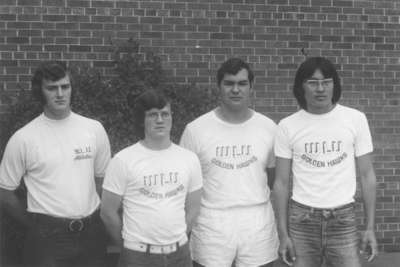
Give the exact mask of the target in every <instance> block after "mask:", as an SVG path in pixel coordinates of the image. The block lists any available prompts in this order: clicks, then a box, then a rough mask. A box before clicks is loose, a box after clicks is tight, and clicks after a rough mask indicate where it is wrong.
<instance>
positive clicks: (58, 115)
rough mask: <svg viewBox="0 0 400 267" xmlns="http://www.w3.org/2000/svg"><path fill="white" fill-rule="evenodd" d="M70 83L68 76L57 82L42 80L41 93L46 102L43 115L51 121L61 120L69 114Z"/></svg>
mask: <svg viewBox="0 0 400 267" xmlns="http://www.w3.org/2000/svg"><path fill="white" fill-rule="evenodd" d="M71 90H72V89H71V82H70V79H69V76H68V75H66V76H65V77H64V78H62V79H59V80H57V81H50V80H43V81H42V93H43V96H44V99H45V101H46V103H45V106H44V113H45V115H46V116H47V117H49V118H51V119H63V118H65V117H67V116H68V114H69V113H70V110H71V107H70V104H71Z"/></svg>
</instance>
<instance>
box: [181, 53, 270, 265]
mask: <svg viewBox="0 0 400 267" xmlns="http://www.w3.org/2000/svg"><path fill="white" fill-rule="evenodd" d="M253 82H254V74H253V71H252V70H251V68H250V66H249V65H248V64H247V63H246V62H244V61H243V60H241V59H239V58H230V59H228V60H227V61H225V62H224V63H222V65H221V67H220V68H219V69H218V72H217V85H218V90H219V97H220V104H219V106H218V107H216V108H215V109H213V110H211V111H210V112H208V113H206V114H204V115H202V116H200V117H199V118H197V119H195V120H194V121H192V122H191V123H189V124H188V125H187V126H186V129H185V131H184V133H183V135H182V139H181V145H183V146H184V147H187V148H189V149H190V150H192V151H194V152H195V153H196V154H197V155H198V156H199V159H200V162H201V164H202V170H203V175H204V194H203V196H202V200H201V208H200V213H199V216H198V218H197V220H196V223H195V225H194V227H193V231H192V235H191V240H190V242H191V251H192V254H193V260H194V262H195V266H206V267H230V266H232V262H235V266H236V267H241V266H257V267H258V266H263V267H267V266H272V265H273V261H274V260H275V259H276V258H277V257H278V253H277V249H278V235H277V231H276V226H275V219H274V213H273V210H272V206H271V202H270V199H269V195H270V188H269V186H268V181H272V180H273V179H274V165H275V157H274V154H273V144H274V136H275V131H276V124H275V123H274V122H273V121H272V120H271V119H269V118H267V117H266V116H264V115H262V114H260V113H258V112H256V111H254V110H253V109H251V108H250V107H249V104H250V103H249V102H250V96H251V93H252V88H253Z"/></svg>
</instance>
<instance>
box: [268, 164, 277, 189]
mask: <svg viewBox="0 0 400 267" xmlns="http://www.w3.org/2000/svg"><path fill="white" fill-rule="evenodd" d="M267 176H268V186H269V189H270V190H271V191H272V189H273V187H274V183H275V168H267Z"/></svg>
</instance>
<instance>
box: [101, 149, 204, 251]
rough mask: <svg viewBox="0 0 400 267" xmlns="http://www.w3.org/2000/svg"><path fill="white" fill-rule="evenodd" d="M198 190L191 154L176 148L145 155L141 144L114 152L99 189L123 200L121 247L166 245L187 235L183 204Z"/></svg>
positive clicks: (197, 168)
mask: <svg viewBox="0 0 400 267" xmlns="http://www.w3.org/2000/svg"><path fill="white" fill-rule="evenodd" d="M201 187H202V176H201V167H200V163H199V160H198V158H197V157H196V155H195V154H194V153H192V152H191V151H188V150H186V149H184V148H182V147H179V146H177V145H175V144H171V146H170V147H169V148H167V149H163V150H150V149H148V148H146V147H144V146H143V145H142V144H141V143H140V142H138V143H136V144H134V145H132V146H130V147H127V148H125V149H123V150H121V151H120V152H118V153H117V154H116V155H115V156H114V158H113V159H112V160H111V162H110V164H109V167H108V168H107V171H106V177H105V179H104V184H103V188H104V189H105V190H107V191H110V192H112V193H115V194H117V195H120V196H122V205H123V229H122V237H123V239H124V242H129V241H132V242H144V243H148V244H154V245H165V244H170V243H174V242H177V241H179V240H180V239H182V238H183V237H184V236H185V234H186V222H185V210H184V208H185V200H186V196H187V194H188V193H190V192H193V191H196V190H198V189H200V188H201Z"/></svg>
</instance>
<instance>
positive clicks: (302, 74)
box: [293, 57, 342, 110]
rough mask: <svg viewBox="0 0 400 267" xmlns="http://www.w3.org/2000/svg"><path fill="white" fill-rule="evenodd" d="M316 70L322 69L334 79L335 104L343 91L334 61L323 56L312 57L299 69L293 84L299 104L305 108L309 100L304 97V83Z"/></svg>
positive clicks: (323, 72) (327, 75) (333, 96)
mask: <svg viewBox="0 0 400 267" xmlns="http://www.w3.org/2000/svg"><path fill="white" fill-rule="evenodd" d="M316 70H320V71H321V72H322V74H323V75H324V77H325V78H332V79H333V95H332V103H333V104H335V103H336V102H338V101H339V99H340V95H341V93H342V88H341V86H340V79H339V75H338V73H337V71H336V68H335V66H334V65H333V64H332V62H330V61H329V60H328V59H326V58H323V57H310V58H308V59H307V60H306V61H304V62H303V63H302V64H301V65H300V67H299V68H298V69H297V72H296V77H295V78H294V85H293V94H294V96H295V97H296V99H297V103H298V104H299V106H300V107H301V108H302V109H304V110H307V102H306V99H305V97H304V88H303V83H304V82H305V80H307V79H309V78H311V77H312V76H313V74H314V72H315V71H316Z"/></svg>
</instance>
